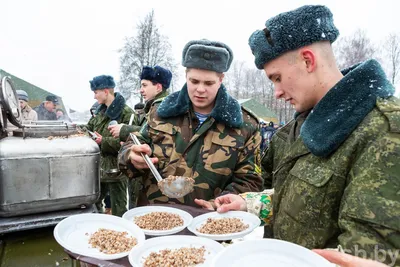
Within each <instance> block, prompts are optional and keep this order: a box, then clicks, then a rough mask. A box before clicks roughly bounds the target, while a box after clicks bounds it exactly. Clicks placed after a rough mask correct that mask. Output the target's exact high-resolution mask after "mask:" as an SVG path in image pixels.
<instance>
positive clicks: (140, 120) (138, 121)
mask: <svg viewBox="0 0 400 267" xmlns="http://www.w3.org/2000/svg"><path fill="white" fill-rule="evenodd" d="M167 95H168V93H167V91H166V90H163V91H162V92H161V93H159V94H158V95H156V97H155V98H153V99H150V100H149V101H147V102H146V104H145V106H144V113H145V114H144V115H143V116H139V115H138V114H135V119H134V121H133V123H132V125H124V126H122V127H121V130H120V132H119V139H120V140H121V141H122V142H125V141H126V140H127V139H128V136H129V134H130V133H133V132H139V131H140V129H141V128H142V126H143V125H144V124H145V123H146V121H147V120H146V116H147V113H148V112H149V111H150V107H151V106H152V104H153V102H154V101H156V100H159V99H161V100H162V99H164V98H165V97H166V96H167Z"/></svg>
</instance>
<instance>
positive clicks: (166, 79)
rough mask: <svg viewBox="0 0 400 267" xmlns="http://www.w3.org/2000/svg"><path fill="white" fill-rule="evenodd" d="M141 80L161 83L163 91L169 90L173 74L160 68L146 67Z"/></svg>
mask: <svg viewBox="0 0 400 267" xmlns="http://www.w3.org/2000/svg"><path fill="white" fill-rule="evenodd" d="M140 79H141V80H149V81H152V82H156V83H160V84H161V85H162V87H163V89H168V88H169V85H170V84H171V79H172V73H171V72H170V71H169V70H167V69H164V68H162V67H160V66H155V67H154V68H152V67H149V66H145V67H143V69H142V73H141V74H140Z"/></svg>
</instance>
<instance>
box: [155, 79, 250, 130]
mask: <svg viewBox="0 0 400 267" xmlns="http://www.w3.org/2000/svg"><path fill="white" fill-rule="evenodd" d="M191 105H192V104H191V101H190V98H189V94H188V91H187V85H186V84H185V85H184V86H183V88H182V90H180V91H178V92H175V93H173V94H170V95H169V96H167V97H166V98H165V99H164V101H163V102H161V104H160V106H159V107H158V109H157V114H158V116H160V117H161V118H164V119H165V118H170V117H174V116H180V115H183V114H185V113H187V112H188V111H189V109H190V108H191ZM210 117H212V118H214V119H215V121H216V122H218V123H222V124H225V125H227V126H229V127H232V128H240V127H241V125H242V123H243V115H242V110H241V107H240V104H239V102H238V101H237V100H236V99H234V98H233V97H231V96H230V95H229V94H228V93H227V92H226V89H225V86H224V85H223V84H221V87H220V88H219V89H218V93H217V97H216V101H215V106H214V108H213V110H212V111H211V114H210Z"/></svg>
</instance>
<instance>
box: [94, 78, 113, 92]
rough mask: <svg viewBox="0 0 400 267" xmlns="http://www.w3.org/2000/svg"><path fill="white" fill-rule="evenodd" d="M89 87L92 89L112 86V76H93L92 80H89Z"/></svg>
mask: <svg viewBox="0 0 400 267" xmlns="http://www.w3.org/2000/svg"><path fill="white" fill-rule="evenodd" d="M89 83H90V89H92V91H95V90H100V89H106V88H112V89H113V88H114V87H115V82H114V78H113V77H112V76H110V75H100V76H96V77H94V78H93V80H91V81H89Z"/></svg>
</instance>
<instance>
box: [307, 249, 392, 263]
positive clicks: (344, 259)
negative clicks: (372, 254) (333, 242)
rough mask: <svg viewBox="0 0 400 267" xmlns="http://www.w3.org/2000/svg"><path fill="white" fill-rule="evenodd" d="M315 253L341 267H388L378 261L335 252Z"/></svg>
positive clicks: (316, 250) (322, 250) (320, 251)
mask: <svg viewBox="0 0 400 267" xmlns="http://www.w3.org/2000/svg"><path fill="white" fill-rule="evenodd" d="M313 251H314V252H315V253H317V254H319V255H321V256H322V257H324V258H325V259H327V260H328V261H330V262H331V263H334V264H337V265H339V266H341V267H387V265H385V264H382V263H380V262H377V261H372V260H366V259H362V258H359V257H356V256H353V255H349V254H346V253H342V252H339V251H335V250H325V249H313Z"/></svg>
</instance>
